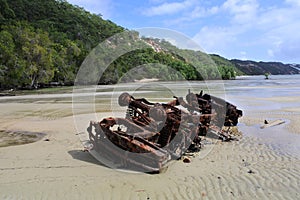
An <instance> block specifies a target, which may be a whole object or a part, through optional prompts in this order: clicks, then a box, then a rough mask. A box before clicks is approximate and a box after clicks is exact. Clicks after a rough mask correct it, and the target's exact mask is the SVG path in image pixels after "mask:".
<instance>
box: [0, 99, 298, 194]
mask: <svg viewBox="0 0 300 200" xmlns="http://www.w3.org/2000/svg"><path fill="white" fill-rule="evenodd" d="M290 109H291V110H288V109H287V110H284V109H283V110H280V111H279V110H278V112H285V113H286V112H290V113H292V111H293V109H292V108H290ZM0 110H1V114H0V130H6V131H28V132H40V133H46V134H47V135H46V136H45V137H44V138H43V139H42V140H40V141H38V142H35V143H30V144H26V145H19V146H9V147H2V148H0V199H122V200H123V199H128V200H129V199H143V200H146V199H300V192H299V188H300V187H299V186H300V161H299V152H298V154H297V152H296V153H295V154H294V153H289V152H284V151H282V149H279V150H276V149H274V148H273V146H272V145H271V144H270V143H267V142H266V141H267V140H266V139H264V138H258V137H255V136H251V135H247V134H244V136H243V137H242V138H241V139H240V141H238V142H231V143H218V144H216V145H213V144H211V145H209V144H208V145H205V146H204V149H203V151H201V152H200V154H198V155H195V157H194V158H192V161H191V163H183V162H182V161H173V162H172V163H170V165H169V166H168V168H167V169H166V170H165V171H164V172H162V173H161V174H155V175H151V174H145V173H128V172H121V171H116V170H113V169H110V168H107V167H105V166H103V165H101V164H100V163H99V162H98V161H97V160H95V159H94V158H93V157H92V156H91V155H90V154H89V153H88V152H83V151H82V150H83V146H82V145H81V142H80V141H79V137H78V136H77V130H76V128H75V127H74V121H73V117H72V107H71V104H70V103H66V102H64V103H62V102H58V103H55V104H53V103H47V102H28V103H18V102H15V103H10V102H3V103H1V104H0ZM278 115H279V114H278V113H273V114H272V113H268V112H264V113H263V114H261V113H260V112H258V111H257V112H253V113H252V114H251V115H248V116H247V115H246V116H244V117H243V118H242V120H241V122H242V124H246V125H243V128H244V130H246V131H247V130H252V129H247V125H251V126H255V125H258V124H261V122H262V120H263V119H265V117H268V118H277V117H279V116H278ZM281 117H282V115H281ZM285 119H289V123H286V124H283V125H280V127H281V128H282V129H284V130H287V129H288V130H297V131H295V133H296V132H298V133H299V130H300V126H299V125H298V124H299V123H296V121H297V120H298V119H299V116H298V115H293V114H290V115H287V116H285ZM298 122H299V120H298ZM87 123H88V121H87ZM254 130H255V129H254ZM272 130H274V129H264V131H265V132H268V131H269V132H271V131H272ZM269 134H270V133H269ZM294 135H296V134H294ZM45 139H48V141H45Z"/></svg>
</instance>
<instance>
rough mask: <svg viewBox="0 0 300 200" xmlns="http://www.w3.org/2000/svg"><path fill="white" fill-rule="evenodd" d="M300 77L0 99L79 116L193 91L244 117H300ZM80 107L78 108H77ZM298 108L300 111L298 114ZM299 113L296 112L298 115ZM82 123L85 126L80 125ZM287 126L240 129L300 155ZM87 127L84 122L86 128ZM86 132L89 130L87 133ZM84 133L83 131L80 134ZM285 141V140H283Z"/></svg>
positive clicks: (78, 90) (296, 139)
mask: <svg viewBox="0 0 300 200" xmlns="http://www.w3.org/2000/svg"><path fill="white" fill-rule="evenodd" d="M299 88H300V75H276V76H275V75H274V76H270V78H269V80H265V79H264V76H243V77H237V79H236V80H226V81H222V80H217V81H205V82H204V81H201V82H199V81H178V82H148V83H127V84H117V85H109V86H108V85H105V86H95V87H86V88H84V87H83V88H74V92H73V93H67V94H59V93H58V94H40V95H24V96H12V97H0V102H2V103H11V102H15V103H53V104H55V103H66V104H71V103H73V112H74V114H77V113H76V109H77V108H78V112H80V113H79V114H82V113H91V112H92V111H95V108H96V110H97V111H98V112H101V110H102V111H106V112H107V111H109V110H111V111H112V116H113V113H114V112H119V113H120V112H124V108H120V106H119V105H118V96H119V95H120V94H121V93H122V92H124V91H126V92H128V93H130V94H131V95H133V96H134V97H136V98H142V97H144V98H147V99H148V100H150V101H152V102H168V101H170V100H172V99H173V96H182V97H185V95H186V94H187V92H188V89H190V90H191V91H192V92H194V93H198V92H200V91H201V90H204V92H205V93H209V94H212V95H215V96H218V97H221V98H225V99H226V100H227V101H229V102H231V103H233V104H235V105H237V107H238V108H239V109H242V110H243V112H244V116H245V117H247V116H248V115H251V114H252V113H254V115H255V114H257V113H259V112H260V111H263V112H268V113H270V116H271V114H272V113H273V112H275V113H276V114H280V112H279V111H278V110H279V109H290V111H289V113H287V112H282V113H281V114H282V118H283V119H284V118H285V116H286V115H300V113H299V110H300V101H297V102H295V101H291V100H289V99H286V98H289V97H299V98H300V89H299ZM77 104H78V105H79V106H78V107H77V106H76V105H77ZM295 108H296V109H297V110H298V111H297V110H295ZM294 110H295V111H294ZM77 123H81V122H77ZM286 125H287V123H286V124H283V125H280V126H278V127H271V128H268V129H260V128H259V125H255V126H252V127H249V126H246V125H245V124H242V123H240V124H239V128H240V129H241V130H242V131H243V133H244V134H245V135H247V136H254V137H258V138H261V139H263V140H265V142H266V143H268V144H269V146H270V147H271V148H273V149H276V151H282V153H285V152H289V153H293V154H297V155H299V152H300V147H299V142H300V135H299V134H292V133H289V132H288V131H287V129H286V128H285V127H286ZM85 126H86V123H85V122H84V124H83V127H85ZM83 131H85V130H83ZM78 132H80V131H78ZM283 138H284V140H283Z"/></svg>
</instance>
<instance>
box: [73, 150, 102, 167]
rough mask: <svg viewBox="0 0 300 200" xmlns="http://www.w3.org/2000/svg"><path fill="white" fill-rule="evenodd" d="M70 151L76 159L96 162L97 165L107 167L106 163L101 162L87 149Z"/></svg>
mask: <svg viewBox="0 0 300 200" xmlns="http://www.w3.org/2000/svg"><path fill="white" fill-rule="evenodd" d="M68 153H69V154H70V155H71V156H72V158H74V159H76V160H81V161H84V162H88V163H92V164H96V165H101V166H104V167H106V166H105V165H104V164H102V163H101V162H99V161H98V160H97V159H96V158H94V157H93V156H92V155H91V154H90V153H89V152H87V151H82V150H71V151H68Z"/></svg>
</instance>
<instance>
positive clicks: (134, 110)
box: [87, 91, 242, 172]
mask: <svg viewBox="0 0 300 200" xmlns="http://www.w3.org/2000/svg"><path fill="white" fill-rule="evenodd" d="M119 105H120V106H126V107H128V108H127V112H126V117H125V118H105V119H103V120H101V121H100V122H90V125H89V127H88V128H87V131H88V133H89V139H90V143H91V144H92V145H91V146H92V147H91V148H90V149H89V150H90V151H94V152H97V153H98V154H99V155H100V156H101V157H104V158H106V160H109V161H110V163H114V164H116V163H118V165H117V166H118V168H122V169H129V170H136V171H143V172H159V171H160V170H161V169H162V168H163V167H164V166H166V164H167V163H168V161H170V160H172V159H179V158H180V157H181V156H182V155H183V154H184V153H185V152H187V151H190V152H191V151H192V152H193V151H199V150H200V147H201V138H202V137H216V138H218V139H221V140H223V141H229V140H231V139H232V138H231V136H230V135H228V134H227V133H226V132H225V131H223V130H222V127H223V126H236V125H237V123H238V118H239V117H241V116H242V111H241V110H239V109H237V108H236V106H234V105H232V104H231V103H229V102H226V101H225V100H223V99H220V98H217V97H214V96H211V95H209V94H203V92H202V91H201V92H200V93H199V94H194V93H191V92H190V91H189V92H188V94H187V96H186V100H184V99H183V98H182V97H174V100H172V101H171V102H169V103H152V102H149V101H147V100H146V99H144V98H141V99H135V98H134V97H133V96H131V95H130V94H128V93H123V94H121V95H120V96H119Z"/></svg>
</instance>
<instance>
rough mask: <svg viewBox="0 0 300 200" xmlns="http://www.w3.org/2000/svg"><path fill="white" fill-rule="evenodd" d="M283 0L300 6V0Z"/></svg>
mask: <svg viewBox="0 0 300 200" xmlns="http://www.w3.org/2000/svg"><path fill="white" fill-rule="evenodd" d="M285 2H286V3H288V4H292V5H294V6H300V0H285Z"/></svg>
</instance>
